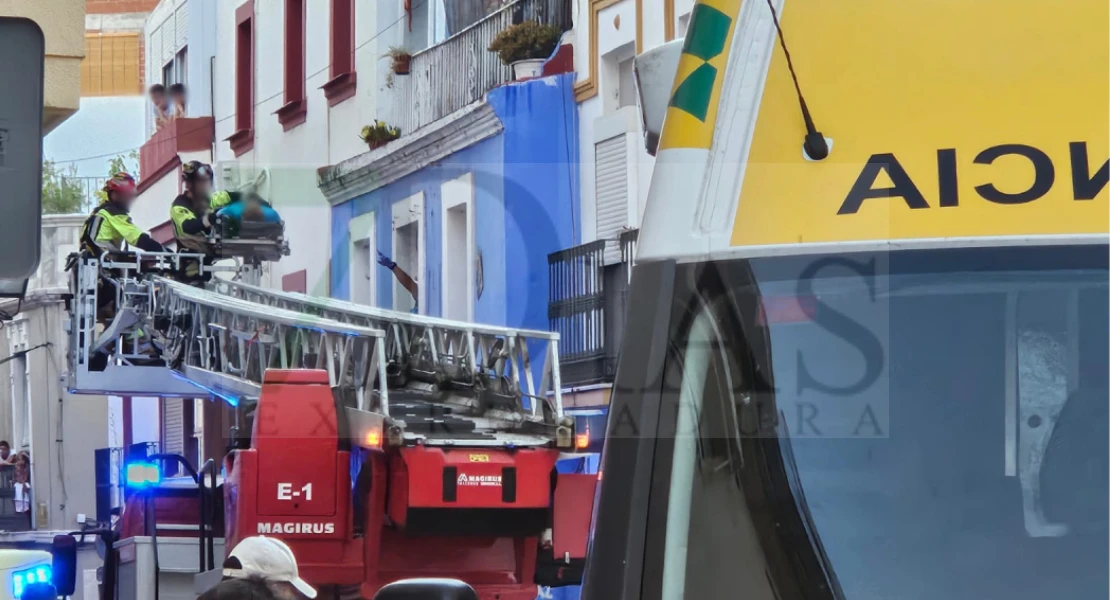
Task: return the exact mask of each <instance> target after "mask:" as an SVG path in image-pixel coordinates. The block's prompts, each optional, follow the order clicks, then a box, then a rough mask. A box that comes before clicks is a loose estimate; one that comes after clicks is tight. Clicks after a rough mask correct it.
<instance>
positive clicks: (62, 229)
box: [0, 215, 123, 547]
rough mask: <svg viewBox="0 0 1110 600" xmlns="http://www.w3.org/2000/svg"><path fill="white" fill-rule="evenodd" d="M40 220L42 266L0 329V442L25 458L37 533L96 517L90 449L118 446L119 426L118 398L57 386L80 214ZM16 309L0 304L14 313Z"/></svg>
mask: <svg viewBox="0 0 1110 600" xmlns="http://www.w3.org/2000/svg"><path fill="white" fill-rule="evenodd" d="M42 220H43V223H42V262H41V263H40V265H39V269H38V271H36V273H35V275H34V277H33V278H32V279H31V280H30V281H29V282H28V290H27V297H26V299H25V300H24V301H23V305H22V307H21V308H22V309H21V311H20V312H19V314H17V315H16V316H15V318H14V319H13V320H11V321H9V322H6V323H4V327H3V329H2V330H0V439H3V440H5V441H8V442H10V444H11V447H12V449H13V452H15V451H19V450H27V451H29V452H30V454H31V463H32V465H31V478H32V481H31V485H32V513H33V518H34V526H35V528H36V529H37V530H39V531H40V532H43V531H51V530H52V531H59V530H61V531H71V530H74V529H76V528H78V523H77V516H78V515H79V514H84V515H87V516H88V518H89V519H95V516H96V495H95V494H94V493H93V492H94V490H95V474H94V470H93V451H94V450H96V449H97V448H106V447H109V446H110V444H111V441H110V440H113V439H114V440H117V442H116V444H117V446H118V445H122V439H123V436H122V425H123V420H122V415H120V414H114V413H113V411H112V410H111V409H110V406H112V405H114V406H115V411H116V413H118V411H119V410H120V402H119V401H118V399H117V400H116V401H114V402H113V401H110V400H109V399H108V398H106V397H104V396H76V395H70V394H68V393H66V391H65V389H64V387H63V385H62V375H63V374H64V372H65V370H66V350H67V348H68V347H69V340H68V338H67V336H66V335H65V331H64V323H65V320H66V319H67V318H68V313H67V312H66V311H65V305H64V302H63V299H62V294H64V293H66V292H68V291H69V283H68V282H69V279H68V273H66V272H65V262H66V257H67V256H68V255H69V253H70V252H73V251H76V250H77V248H78V240H79V237H80V232H81V227H82V225H83V224H84V222H85V216H84V215H44V216H43V219H42ZM14 304H15V301H14V300H10V301H5V302H4V303H3V304H2V305H0V306H2V308H3V309H4V310H5V311H9V312H12V311H14V308H15V306H14ZM27 535H34V534H2V533H0V547H3V546H4V544H6V543H8V542H12V541H16V540H15V538H13V536H15V537H17V538H19V539H20V540H23V539H24V538H25V536H27ZM20 536H24V537H20ZM27 539H29V538H27Z"/></svg>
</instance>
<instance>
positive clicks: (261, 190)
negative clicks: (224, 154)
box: [215, 161, 270, 198]
mask: <svg viewBox="0 0 1110 600" xmlns="http://www.w3.org/2000/svg"><path fill="white" fill-rule="evenodd" d="M215 171H216V174H217V176H218V178H219V179H218V180H217V181H216V189H218V190H227V191H240V192H241V191H245V190H249V189H253V190H254V191H255V192H257V193H258V195H260V196H262V197H263V198H268V197H269V195H270V170H269V169H253V168H244V167H243V166H242V165H240V164H239V163H238V162H235V161H228V162H221V163H219V164H218V165H216V169H215Z"/></svg>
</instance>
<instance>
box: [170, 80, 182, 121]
mask: <svg viewBox="0 0 1110 600" xmlns="http://www.w3.org/2000/svg"><path fill="white" fill-rule="evenodd" d="M169 111H170V118H171V119H181V118H184V117H185V85H184V84H182V83H175V84H173V85H171V86H170V101H169Z"/></svg>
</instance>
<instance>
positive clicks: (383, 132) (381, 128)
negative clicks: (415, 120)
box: [359, 120, 401, 150]
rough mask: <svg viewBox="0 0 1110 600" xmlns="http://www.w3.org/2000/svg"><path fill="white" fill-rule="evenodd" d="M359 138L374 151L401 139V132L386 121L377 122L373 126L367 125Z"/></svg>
mask: <svg viewBox="0 0 1110 600" xmlns="http://www.w3.org/2000/svg"><path fill="white" fill-rule="evenodd" d="M359 137H360V138H362V141H364V142H366V144H367V145H368V146H370V149H371V150H373V149H375V148H381V147H382V146H384V145H386V144H388V143H389V142H392V141H393V140H395V139H397V138H399V137H401V130H400V129H397V128H396V127H393V126H391V125H389V124H388V123H386V122H384V121H378V120H375V121H374V124H373V125H366V126H364V127H363V128H362V132H361V133H360V134H359Z"/></svg>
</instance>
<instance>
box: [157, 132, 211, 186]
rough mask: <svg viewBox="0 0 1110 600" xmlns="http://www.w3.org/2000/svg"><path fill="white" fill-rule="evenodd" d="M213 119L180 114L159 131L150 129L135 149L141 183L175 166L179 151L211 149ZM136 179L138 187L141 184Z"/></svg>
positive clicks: (159, 176)
mask: <svg viewBox="0 0 1110 600" xmlns="http://www.w3.org/2000/svg"><path fill="white" fill-rule="evenodd" d="M214 135H215V122H214V121H213V120H212V117H197V118H194V119H189V118H182V119H175V120H173V121H170V122H169V123H167V124H166V126H165V127H163V128H162V129H161V130H160V131H156V132H154V135H153V136H151V137H150V139H149V140H147V142H146V143H145V144H143V146H142V148H140V149H139V174H140V175H141V176H142V183H147V184H149V183H153V182H154V181H157V180H158V179H161V178H162V176H163V175H165V174H166V173H167V172H169V171H170V170H172V169H174V168H176V166H177V158H178V156H179V155H180V154H181V153H182V152H200V151H205V150H208V151H210V150H211V149H212V139H213V136H214ZM142 183H140V189H142V188H143V185H142Z"/></svg>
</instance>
